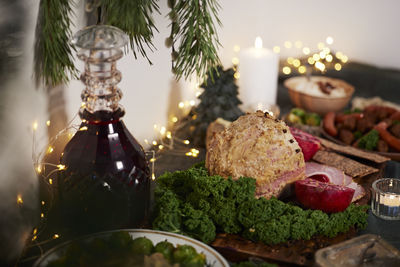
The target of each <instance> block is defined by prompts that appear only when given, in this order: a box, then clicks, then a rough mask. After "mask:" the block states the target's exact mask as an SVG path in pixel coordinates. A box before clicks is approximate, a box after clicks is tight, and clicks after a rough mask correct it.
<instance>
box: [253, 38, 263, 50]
mask: <svg viewBox="0 0 400 267" xmlns="http://www.w3.org/2000/svg"><path fill="white" fill-rule="evenodd" d="M254 46H255V47H256V48H257V49H260V48H262V47H263V42H262V39H261V37H260V36H257V37H256V41H255V42H254Z"/></svg>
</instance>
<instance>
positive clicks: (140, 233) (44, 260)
mask: <svg viewBox="0 0 400 267" xmlns="http://www.w3.org/2000/svg"><path fill="white" fill-rule="evenodd" d="M115 232H127V233H129V235H130V236H131V237H132V238H133V239H135V238H138V237H146V238H148V239H150V240H151V241H152V242H153V244H157V243H158V242H161V241H165V240H167V241H168V242H170V243H172V244H173V245H174V246H176V245H190V246H192V247H193V248H194V249H196V251H197V252H198V253H203V254H204V255H205V256H206V262H207V266H212V267H229V263H228V262H227V261H226V260H225V259H224V257H222V256H221V254H219V253H218V252H217V251H216V250H214V249H213V248H211V247H210V246H208V245H206V244H204V243H202V242H200V241H198V240H196V239H193V238H190V237H187V236H183V235H179V234H175V233H169V232H163V231H156V230H150V229H121V230H115V231H107V232H100V233H96V234H91V235H88V236H85V237H82V238H79V239H77V241H83V242H90V241H91V240H93V239H94V238H99V237H100V238H106V237H108V236H110V235H111V234H112V233H115ZM71 243H72V241H67V242H64V243H62V244H60V245H58V246H56V247H54V248H52V249H50V250H49V251H47V252H46V253H45V254H44V255H43V256H42V257H40V258H39V259H38V260H37V261H36V263H35V264H34V267H46V266H47V265H48V264H49V263H50V262H51V261H54V260H56V259H58V258H59V257H61V256H62V255H63V254H64V253H65V252H66V250H67V249H68V247H69V246H70V245H71Z"/></svg>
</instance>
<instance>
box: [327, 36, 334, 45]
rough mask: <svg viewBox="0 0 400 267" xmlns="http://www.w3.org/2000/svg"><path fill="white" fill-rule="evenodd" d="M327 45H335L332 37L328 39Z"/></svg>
mask: <svg viewBox="0 0 400 267" xmlns="http://www.w3.org/2000/svg"><path fill="white" fill-rule="evenodd" d="M326 43H327V44H328V45H331V44H333V38H332V37H331V36H328V37H326Z"/></svg>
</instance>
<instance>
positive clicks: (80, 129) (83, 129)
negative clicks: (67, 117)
mask: <svg viewBox="0 0 400 267" xmlns="http://www.w3.org/2000/svg"><path fill="white" fill-rule="evenodd" d="M87 129H88V127H87V126H83V127H81V128H79V131H87Z"/></svg>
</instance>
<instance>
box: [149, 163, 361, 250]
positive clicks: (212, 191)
mask: <svg viewBox="0 0 400 267" xmlns="http://www.w3.org/2000/svg"><path fill="white" fill-rule="evenodd" d="M254 193H255V179H252V178H246V177H241V178H239V179H238V180H237V181H234V180H232V179H224V178H222V177H220V176H209V175H208V173H207V170H206V169H205V168H204V167H203V166H201V165H197V166H195V167H193V168H191V169H188V170H186V171H177V172H174V173H169V172H167V173H165V174H164V175H162V176H161V177H160V178H158V187H157V188H156V197H155V201H156V211H155V220H154V221H153V227H154V228H155V229H159V230H164V231H173V232H177V233H181V234H186V235H189V236H192V237H194V238H197V239H199V240H201V241H203V242H206V243H209V242H211V241H212V240H214V238H215V235H216V232H225V233H235V234H241V235H243V236H244V237H246V238H248V239H251V240H254V241H262V242H264V243H266V244H277V243H282V242H286V241H288V240H299V239H305V240H308V239H310V238H311V237H312V236H314V235H324V236H328V237H333V236H336V235H337V234H339V233H342V232H346V231H348V230H349V229H350V227H353V226H356V227H357V228H364V227H365V226H366V219H367V216H368V214H367V213H366V211H367V209H368V206H356V205H354V204H351V205H350V206H349V207H348V208H347V209H346V210H345V211H343V212H339V213H333V214H326V213H324V212H322V211H320V210H303V209H301V208H300V207H298V206H296V205H294V204H291V203H284V202H282V201H280V200H278V199H276V198H271V199H269V200H267V199H265V198H259V199H256V198H255V197H254Z"/></svg>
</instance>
